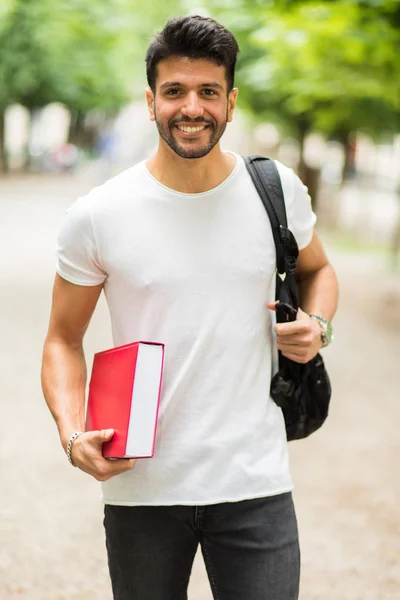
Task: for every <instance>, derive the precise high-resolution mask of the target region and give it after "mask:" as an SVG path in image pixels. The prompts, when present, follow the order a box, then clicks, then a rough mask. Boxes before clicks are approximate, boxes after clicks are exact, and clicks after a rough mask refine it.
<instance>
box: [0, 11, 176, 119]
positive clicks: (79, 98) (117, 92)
mask: <svg viewBox="0 0 400 600" xmlns="http://www.w3.org/2000/svg"><path fill="white" fill-rule="evenodd" d="M179 12H180V3H179V2H178V1H172V2H169V4H168V5H167V3H165V2H161V0H152V2H151V3H150V2H149V3H143V2H139V0H107V2H104V0H3V3H2V4H1V8H0V107H3V109H4V108H5V107H7V106H8V105H9V104H11V103H13V102H21V103H22V104H24V105H25V106H27V107H29V108H33V107H40V106H43V105H44V104H46V103H48V102H50V101H54V100H56V101H60V102H63V103H64V104H66V106H68V107H69V108H71V109H72V110H74V111H79V112H83V113H86V112H88V111H90V110H94V109H95V110H99V111H104V112H106V113H107V114H112V113H115V112H116V111H117V110H118V109H119V108H120V107H121V106H122V105H123V104H124V103H125V102H126V101H128V100H129V99H130V98H131V97H132V96H133V95H134V94H135V92H137V85H138V81H139V80H140V82H141V84H142V83H143V81H144V78H143V76H144V54H145V49H146V47H147V45H148V43H149V40H150V38H151V35H152V34H153V33H154V30H155V27H157V25H159V27H162V26H163V24H164V22H165V20H166V19H167V18H168V17H169V16H171V14H174V13H175V14H178V13H179ZM141 91H142V86H141Z"/></svg>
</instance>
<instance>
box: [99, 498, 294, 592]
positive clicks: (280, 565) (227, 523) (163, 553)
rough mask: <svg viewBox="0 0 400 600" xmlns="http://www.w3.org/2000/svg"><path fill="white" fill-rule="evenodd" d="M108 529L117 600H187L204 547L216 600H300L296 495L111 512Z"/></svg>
mask: <svg viewBox="0 0 400 600" xmlns="http://www.w3.org/2000/svg"><path fill="white" fill-rule="evenodd" d="M104 526H105V530H106V544H107V552H108V564H109V569H110V576H111V581H112V587H113V593H114V599H115V600H186V599H187V587H188V583H189V577H190V572H191V568H192V564H193V559H194V556H195V554H196V550H197V546H198V544H200V546H201V550H202V553H203V557H204V562H205V565H206V569H207V573H208V578H209V581H210V585H211V589H212V592H213V596H214V598H215V600H297V598H298V593H299V573H300V564H299V563H300V552H299V545H298V535H297V523H296V516H295V512H294V507H293V501H292V495H291V494H290V493H286V494H280V495H278V496H271V497H267V498H259V499H254V500H244V501H241V502H225V503H222V504H211V505H209V506H110V505H106V507H105V518H104Z"/></svg>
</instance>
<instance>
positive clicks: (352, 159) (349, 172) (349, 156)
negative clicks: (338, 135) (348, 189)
mask: <svg viewBox="0 0 400 600" xmlns="http://www.w3.org/2000/svg"><path fill="white" fill-rule="evenodd" d="M341 142H342V144H343V148H344V164H343V173H342V181H345V180H346V179H351V178H353V177H354V176H355V174H356V134H355V133H353V132H348V133H347V134H346V135H345V136H344V137H343V138H342V140H341Z"/></svg>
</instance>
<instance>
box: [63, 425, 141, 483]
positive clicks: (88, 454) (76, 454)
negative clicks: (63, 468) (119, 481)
mask: <svg viewBox="0 0 400 600" xmlns="http://www.w3.org/2000/svg"><path fill="white" fill-rule="evenodd" d="M113 435H114V430H113V429H105V430H101V431H86V432H85V433H81V434H80V435H79V436H78V437H77V438H76V440H75V441H74V443H73V446H72V450H71V457H72V459H73V461H74V463H75V465H76V466H77V467H79V468H80V469H81V470H82V471H85V473H88V474H89V475H92V477H94V478H95V479H97V481H106V480H107V479H110V477H113V476H114V475H118V474H119V473H123V472H124V471H129V470H130V469H131V468H132V467H133V465H134V464H135V459H132V458H131V459H117V460H107V459H106V458H104V457H103V454H102V447H103V444H104V443H105V442H109V441H110V440H111V439H112V437H113Z"/></svg>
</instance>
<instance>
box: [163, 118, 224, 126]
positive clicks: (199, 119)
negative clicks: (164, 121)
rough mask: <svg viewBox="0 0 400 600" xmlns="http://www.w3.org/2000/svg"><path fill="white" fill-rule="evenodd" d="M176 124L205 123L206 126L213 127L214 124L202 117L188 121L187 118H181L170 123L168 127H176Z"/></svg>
mask: <svg viewBox="0 0 400 600" xmlns="http://www.w3.org/2000/svg"><path fill="white" fill-rule="evenodd" d="M177 123H202V124H204V123H206V124H207V125H213V124H214V122H213V121H210V120H208V119H204V118H203V117H196V118H195V119H190V118H189V117H182V118H181V119H173V120H172V121H170V123H169V124H170V126H172V125H176V124H177Z"/></svg>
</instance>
